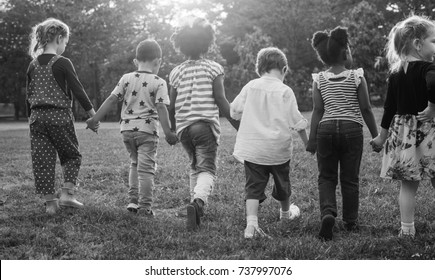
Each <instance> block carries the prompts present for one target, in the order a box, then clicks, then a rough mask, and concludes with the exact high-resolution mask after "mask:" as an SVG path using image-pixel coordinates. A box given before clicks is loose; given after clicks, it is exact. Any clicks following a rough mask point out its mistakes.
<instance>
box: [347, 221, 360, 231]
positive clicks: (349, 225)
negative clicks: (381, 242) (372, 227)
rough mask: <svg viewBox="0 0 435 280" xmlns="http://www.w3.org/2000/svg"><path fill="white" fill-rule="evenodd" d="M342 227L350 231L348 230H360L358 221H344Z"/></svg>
mask: <svg viewBox="0 0 435 280" xmlns="http://www.w3.org/2000/svg"><path fill="white" fill-rule="evenodd" d="M344 229H345V230H346V231H350V232H358V231H359V230H360V227H359V225H358V223H356V222H349V223H346V222H345V223H344Z"/></svg>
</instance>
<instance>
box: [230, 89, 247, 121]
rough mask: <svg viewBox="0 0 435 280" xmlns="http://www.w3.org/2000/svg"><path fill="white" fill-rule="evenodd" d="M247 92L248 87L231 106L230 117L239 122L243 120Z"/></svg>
mask: <svg viewBox="0 0 435 280" xmlns="http://www.w3.org/2000/svg"><path fill="white" fill-rule="evenodd" d="M247 92H248V90H247V85H245V86H244V87H243V88H242V90H241V91H240V93H239V94H238V95H237V96H236V98H235V99H234V100H233V102H232V103H231V104H230V116H231V118H232V119H234V120H236V121H239V120H240V119H241V118H242V115H243V110H244V108H245V103H246V95H247Z"/></svg>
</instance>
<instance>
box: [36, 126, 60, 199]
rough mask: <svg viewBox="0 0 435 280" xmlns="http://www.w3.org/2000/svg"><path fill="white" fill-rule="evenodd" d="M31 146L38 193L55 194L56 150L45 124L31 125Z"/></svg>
mask: <svg viewBox="0 0 435 280" xmlns="http://www.w3.org/2000/svg"><path fill="white" fill-rule="evenodd" d="M30 144H31V155H32V165H33V175H34V177H35V187H36V193H37V194H41V195H48V194H54V193H55V186H54V183H55V174H56V173H55V168H56V149H55V147H54V145H53V143H52V142H51V139H50V135H49V133H48V130H47V128H46V126H45V124H43V123H41V122H40V121H35V122H34V123H32V124H30Z"/></svg>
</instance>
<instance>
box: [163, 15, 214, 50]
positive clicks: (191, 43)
mask: <svg viewBox="0 0 435 280" xmlns="http://www.w3.org/2000/svg"><path fill="white" fill-rule="evenodd" d="M171 41H172V44H173V46H174V48H175V49H176V50H179V51H180V52H181V53H183V54H184V55H186V56H188V57H197V56H200V55H202V54H206V53H207V52H208V51H209V49H210V47H211V46H212V45H213V44H214V41H215V32H214V29H213V27H212V25H211V24H210V23H209V22H208V21H207V20H206V19H204V18H201V17H190V18H189V19H187V20H186V21H185V22H183V24H181V26H180V27H178V28H177V29H176V30H175V32H174V33H173V34H172V36H171Z"/></svg>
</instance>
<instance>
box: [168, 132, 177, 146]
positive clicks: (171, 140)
mask: <svg viewBox="0 0 435 280" xmlns="http://www.w3.org/2000/svg"><path fill="white" fill-rule="evenodd" d="M166 142H168V144H169V145H171V146H172V145H175V144H177V142H178V138H177V135H176V134H175V133H174V132H173V131H171V132H169V133H168V134H166Z"/></svg>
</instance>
